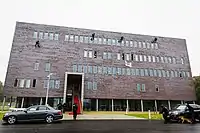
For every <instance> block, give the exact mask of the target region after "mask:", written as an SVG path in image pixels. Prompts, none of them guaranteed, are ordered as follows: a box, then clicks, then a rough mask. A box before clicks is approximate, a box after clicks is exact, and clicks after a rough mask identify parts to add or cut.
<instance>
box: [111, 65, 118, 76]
mask: <svg viewBox="0 0 200 133" xmlns="http://www.w3.org/2000/svg"><path fill="white" fill-rule="evenodd" d="M116 73H117V72H116V68H115V67H113V69H112V74H113V75H116Z"/></svg>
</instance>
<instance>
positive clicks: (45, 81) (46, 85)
mask: <svg viewBox="0 0 200 133" xmlns="http://www.w3.org/2000/svg"><path fill="white" fill-rule="evenodd" d="M47 87H48V80H44V88H47Z"/></svg>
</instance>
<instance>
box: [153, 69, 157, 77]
mask: <svg viewBox="0 0 200 133" xmlns="http://www.w3.org/2000/svg"><path fill="white" fill-rule="evenodd" d="M153 75H154V76H155V77H157V70H156V69H154V70H153Z"/></svg>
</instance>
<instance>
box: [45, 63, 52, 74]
mask: <svg viewBox="0 0 200 133" xmlns="http://www.w3.org/2000/svg"><path fill="white" fill-rule="evenodd" d="M50 69H51V64H50V63H46V64H45V71H46V72H49V71H50Z"/></svg>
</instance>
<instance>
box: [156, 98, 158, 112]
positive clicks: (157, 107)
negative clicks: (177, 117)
mask: <svg viewBox="0 0 200 133" xmlns="http://www.w3.org/2000/svg"><path fill="white" fill-rule="evenodd" d="M155 111H156V112H157V111H158V105H157V101H156V100H155Z"/></svg>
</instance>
